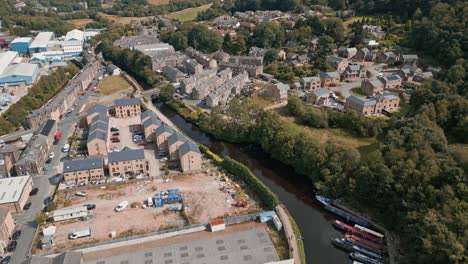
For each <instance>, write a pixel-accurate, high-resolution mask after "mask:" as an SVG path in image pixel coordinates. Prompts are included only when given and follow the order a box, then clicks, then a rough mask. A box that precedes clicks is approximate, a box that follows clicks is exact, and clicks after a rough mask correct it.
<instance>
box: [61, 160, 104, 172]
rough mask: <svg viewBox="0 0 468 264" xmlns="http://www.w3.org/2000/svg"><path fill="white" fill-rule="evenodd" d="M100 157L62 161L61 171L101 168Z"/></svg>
mask: <svg viewBox="0 0 468 264" xmlns="http://www.w3.org/2000/svg"><path fill="white" fill-rule="evenodd" d="M102 164H103V162H102V158H101V157H96V158H89V159H84V160H71V161H65V162H64V163H63V172H64V173H66V172H74V171H82V170H94V169H102Z"/></svg>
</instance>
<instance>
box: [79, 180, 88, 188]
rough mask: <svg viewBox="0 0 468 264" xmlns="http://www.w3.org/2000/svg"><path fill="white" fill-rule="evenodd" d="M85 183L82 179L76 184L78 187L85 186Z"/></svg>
mask: <svg viewBox="0 0 468 264" xmlns="http://www.w3.org/2000/svg"><path fill="white" fill-rule="evenodd" d="M85 185H86V182H83V181H82V182H79V183H78V186H79V187H81V186H85Z"/></svg>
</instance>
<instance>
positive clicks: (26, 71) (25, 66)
mask: <svg viewBox="0 0 468 264" xmlns="http://www.w3.org/2000/svg"><path fill="white" fill-rule="evenodd" d="M38 69H39V67H38V66H37V64H31V63H18V64H14V65H10V66H8V67H7V68H6V69H5V70H4V71H3V72H2V73H1V74H0V78H4V77H8V76H11V75H19V76H33V75H34V74H35V73H36V72H37V70H38Z"/></svg>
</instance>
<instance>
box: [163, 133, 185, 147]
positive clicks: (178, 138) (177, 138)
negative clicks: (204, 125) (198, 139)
mask: <svg viewBox="0 0 468 264" xmlns="http://www.w3.org/2000/svg"><path fill="white" fill-rule="evenodd" d="M177 141H182V142H186V141H187V139H186V138H185V137H184V135H182V134H181V133H179V132H175V133H174V134H172V135H171V136H170V137H169V138H168V139H167V143H168V144H169V145H172V144H174V143H176V142H177Z"/></svg>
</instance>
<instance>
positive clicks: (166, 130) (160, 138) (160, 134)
mask: <svg viewBox="0 0 468 264" xmlns="http://www.w3.org/2000/svg"><path fill="white" fill-rule="evenodd" d="M172 134H174V129H172V128H171V127H170V126H168V125H166V124H162V125H161V126H160V127H158V129H156V146H157V147H158V150H159V152H168V151H169V145H168V144H167V140H168V139H169V137H170V136H172Z"/></svg>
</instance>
